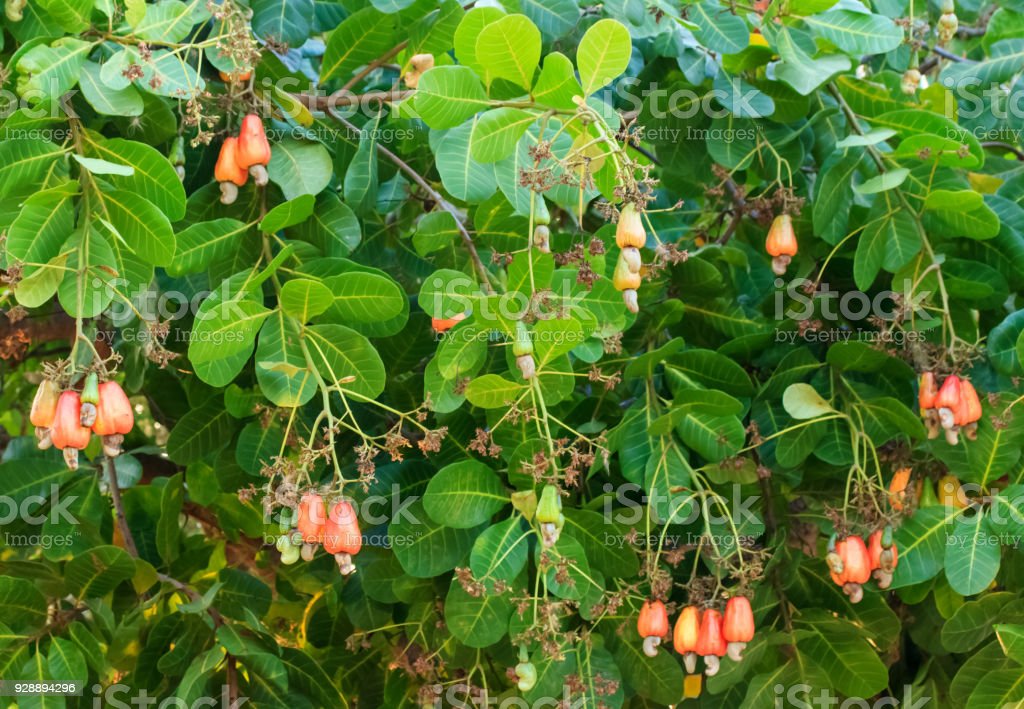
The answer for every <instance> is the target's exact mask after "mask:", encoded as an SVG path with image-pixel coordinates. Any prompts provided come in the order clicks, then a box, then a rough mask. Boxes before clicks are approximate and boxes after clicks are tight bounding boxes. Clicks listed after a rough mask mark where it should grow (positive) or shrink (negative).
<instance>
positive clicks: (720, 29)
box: [627, 0, 750, 58]
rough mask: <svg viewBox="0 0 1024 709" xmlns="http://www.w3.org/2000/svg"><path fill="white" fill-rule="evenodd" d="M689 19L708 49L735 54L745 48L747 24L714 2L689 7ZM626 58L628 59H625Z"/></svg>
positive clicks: (711, 0)
mask: <svg viewBox="0 0 1024 709" xmlns="http://www.w3.org/2000/svg"><path fill="white" fill-rule="evenodd" d="M690 8H691V12H690V14H689V16H688V17H689V19H690V20H692V21H693V23H694V24H695V25H697V30H696V32H695V34H696V35H697V38H698V39H700V41H701V42H702V43H703V44H704V45H705V46H706V47H707V48H708V49H711V50H713V51H715V52H719V53H721V54H736V53H737V52H741V51H743V50H744V49H746V48H747V45H748V44H749V42H750V30H748V29H747V23H746V22H744V21H743V19H742V18H741V17H739V16H737V15H734V14H733V13H732V11H731V10H730V9H729V8H726V7H722V6H721V5H719V4H718V3H717V2H716V1H715V0H707V1H705V2H701V3H697V4H694V5H691V6H690ZM627 58H628V57H627Z"/></svg>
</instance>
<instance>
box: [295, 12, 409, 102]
mask: <svg viewBox="0 0 1024 709" xmlns="http://www.w3.org/2000/svg"><path fill="white" fill-rule="evenodd" d="M282 4H284V3H282ZM394 34H395V17H394V15H386V14H384V13H382V12H380V11H379V10H377V9H376V8H373V7H363V8H362V9H360V10H358V11H357V12H354V13H353V14H352V15H350V16H349V17H347V18H345V20H344V21H343V22H342V23H341V24H340V25H338V26H337V28H336V29H335V30H334V31H333V32H331V36H330V37H328V39H327V47H326V49H325V50H324V58H323V64H322V65H321V69H320V81H321V82H324V81H328V80H329V79H333V78H337V77H341V78H343V79H348V77H349V75H350V74H351V73H352V72H353V70H355V69H357V68H359V67H360V66H363V65H364V64H368V63H369V62H371V61H373V60H374V59H376V58H377V57H379V56H381V55H382V54H384V52H386V51H387V50H388V49H390V48H391V47H392V46H393V45H394V44H395V41H394Z"/></svg>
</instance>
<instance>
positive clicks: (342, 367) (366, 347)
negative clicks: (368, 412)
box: [303, 325, 386, 399]
mask: <svg viewBox="0 0 1024 709" xmlns="http://www.w3.org/2000/svg"><path fill="white" fill-rule="evenodd" d="M303 337H304V339H305V340H306V341H307V343H308V345H309V350H310V356H311V359H312V361H313V366H315V367H316V368H317V369H318V370H319V372H320V376H322V377H323V378H324V379H325V380H326V381H327V383H328V384H329V385H332V386H337V387H339V388H340V389H341V391H342V392H346V393H350V394H354V395H357V396H362V397H365V398H367V399H374V398H376V397H377V396H379V395H380V393H381V392H382V391H384V385H385V383H386V377H385V373H384V362H382V361H381V358H380V355H379V354H378V353H377V350H376V349H375V348H374V346H373V345H372V344H370V341H369V340H368V339H366V338H365V337H364V336H363V335H360V334H359V333H358V332H356V331H355V330H350V329H349V328H347V327H343V326H341V325H314V326H312V327H309V328H307V329H306V330H305V332H304V334H303Z"/></svg>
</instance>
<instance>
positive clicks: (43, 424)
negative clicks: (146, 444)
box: [29, 372, 135, 470]
mask: <svg viewBox="0 0 1024 709" xmlns="http://www.w3.org/2000/svg"><path fill="white" fill-rule="evenodd" d="M29 420H30V421H31V422H32V425H33V426H35V432H36V440H37V441H38V443H39V447H40V448H41V449H43V450H45V449H47V448H50V447H51V446H53V447H54V448H56V449H57V450H60V451H63V452H64V461H65V462H66V463H67V465H68V467H69V468H71V469H72V470H76V469H77V468H78V452H79V451H80V450H83V449H84V448H85V447H86V446H88V445H89V441H90V440H92V434H94V433H95V434H96V435H97V436H100V438H101V439H102V441H103V452H104V453H105V454H106V455H107V456H109V457H111V458H113V457H115V456H117V455H119V454H120V453H121V444H122V443H123V442H124V436H125V434H126V433H128V432H129V431H131V430H132V427H133V426H134V425H135V414H134V413H133V412H132V405H131V403H130V402H129V401H128V397H127V395H125V393H124V390H123V389H122V388H121V385H120V384H118V383H117V382H114V381H105V382H100V381H99V376H98V375H97V374H96V373H95V372H93V373H90V374H88V375H87V376H86V377H85V380H84V382H83V385H82V391H81V392H78V391H76V390H74V389H67V390H65V391H61V389H60V386H59V385H58V384H57V382H55V381H53V380H51V379H45V380H43V383H42V384H40V385H39V389H38V390H37V391H36V395H35V398H34V399H33V401H32V409H31V411H30V412H29Z"/></svg>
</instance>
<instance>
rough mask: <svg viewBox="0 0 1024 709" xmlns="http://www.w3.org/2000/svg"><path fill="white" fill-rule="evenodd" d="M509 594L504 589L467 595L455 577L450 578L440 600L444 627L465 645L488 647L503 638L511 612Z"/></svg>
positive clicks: (511, 604) (511, 606) (511, 605)
mask: <svg viewBox="0 0 1024 709" xmlns="http://www.w3.org/2000/svg"><path fill="white" fill-rule="evenodd" d="M512 608H513V603H512V597H511V593H510V592H509V591H508V590H506V591H505V592H504V593H497V592H495V591H494V590H489V591H486V592H485V593H483V594H480V595H477V596H471V595H470V594H469V593H467V592H466V590H465V589H464V588H463V587H462V584H461V582H460V581H459V580H458V579H452V583H451V586H450V587H449V589H448V596H447V597H446V598H445V603H444V618H445V623H446V625H447V627H448V630H450V631H451V634H452V635H453V636H455V637H456V638H457V639H458V640H459V641H460V642H461V643H463V644H464V645H466V646H467V647H488V646H490V645H494V644H495V643H496V642H498V641H499V640H501V639H502V638H503V637H505V634H506V633H507V632H508V621H509V617H511V615H512Z"/></svg>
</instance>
